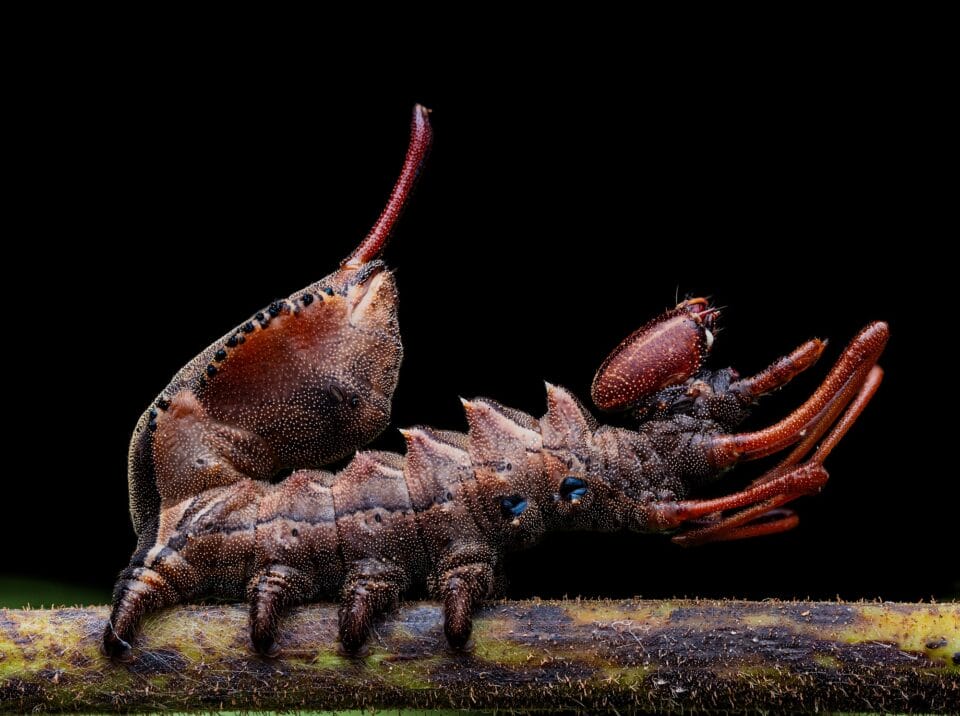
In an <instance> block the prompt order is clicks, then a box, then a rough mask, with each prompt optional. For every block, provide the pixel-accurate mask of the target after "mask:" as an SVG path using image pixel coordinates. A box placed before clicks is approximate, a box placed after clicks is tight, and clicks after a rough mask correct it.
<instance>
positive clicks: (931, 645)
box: [926, 636, 947, 649]
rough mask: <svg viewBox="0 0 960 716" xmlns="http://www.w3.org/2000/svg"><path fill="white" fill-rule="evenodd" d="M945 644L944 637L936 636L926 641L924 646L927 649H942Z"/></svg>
mask: <svg viewBox="0 0 960 716" xmlns="http://www.w3.org/2000/svg"><path fill="white" fill-rule="evenodd" d="M946 645H947V640H946V639H945V638H944V637H942V636H940V637H936V638H934V639H930V640H929V641H928V642H927V643H926V647H927V648H928V649H942V648H943V647H945V646H946Z"/></svg>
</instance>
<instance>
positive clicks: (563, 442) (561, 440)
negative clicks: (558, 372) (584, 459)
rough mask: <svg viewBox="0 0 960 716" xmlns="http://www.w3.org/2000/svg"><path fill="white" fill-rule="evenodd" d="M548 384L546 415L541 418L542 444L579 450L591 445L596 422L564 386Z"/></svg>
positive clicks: (554, 447)
mask: <svg viewBox="0 0 960 716" xmlns="http://www.w3.org/2000/svg"><path fill="white" fill-rule="evenodd" d="M546 386H547V414H546V415H545V416H544V417H543V420H541V421H540V430H541V432H542V433H543V444H544V447H547V448H550V449H555V450H556V449H567V450H571V451H582V450H584V449H586V448H589V447H590V446H591V445H592V444H593V433H594V431H595V430H596V429H597V422H596V420H595V419H594V418H593V416H592V415H590V413H588V412H587V410H586V409H585V408H584V407H583V405H582V404H581V403H580V401H579V400H577V399H576V397H575V396H574V395H573V394H572V393H570V392H569V391H568V390H566V389H565V388H561V387H560V386H557V385H551V384H550V383H547V384H546Z"/></svg>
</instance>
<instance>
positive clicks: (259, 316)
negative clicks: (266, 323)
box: [254, 311, 266, 323]
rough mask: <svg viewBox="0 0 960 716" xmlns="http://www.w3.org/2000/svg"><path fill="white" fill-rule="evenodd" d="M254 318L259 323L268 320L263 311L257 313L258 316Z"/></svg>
mask: <svg viewBox="0 0 960 716" xmlns="http://www.w3.org/2000/svg"><path fill="white" fill-rule="evenodd" d="M254 318H256V319H257V320H258V321H260V322H261V323H262V322H263V319H264V318H266V316H264V315H263V311H257V314H256V315H255V316H254Z"/></svg>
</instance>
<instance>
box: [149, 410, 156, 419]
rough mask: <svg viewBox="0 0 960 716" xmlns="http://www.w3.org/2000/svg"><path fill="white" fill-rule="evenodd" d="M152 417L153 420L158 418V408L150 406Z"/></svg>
mask: <svg viewBox="0 0 960 716" xmlns="http://www.w3.org/2000/svg"><path fill="white" fill-rule="evenodd" d="M150 419H151V420H156V419H157V409H156V408H150Z"/></svg>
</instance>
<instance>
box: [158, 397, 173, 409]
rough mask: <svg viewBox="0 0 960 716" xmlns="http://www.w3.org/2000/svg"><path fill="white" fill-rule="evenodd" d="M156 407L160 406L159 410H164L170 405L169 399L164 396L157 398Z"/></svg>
mask: <svg viewBox="0 0 960 716" xmlns="http://www.w3.org/2000/svg"><path fill="white" fill-rule="evenodd" d="M157 407H158V408H160V410H166V409H167V408H169V407H170V401H169V400H167V399H166V398H159V399H158V400H157Z"/></svg>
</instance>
